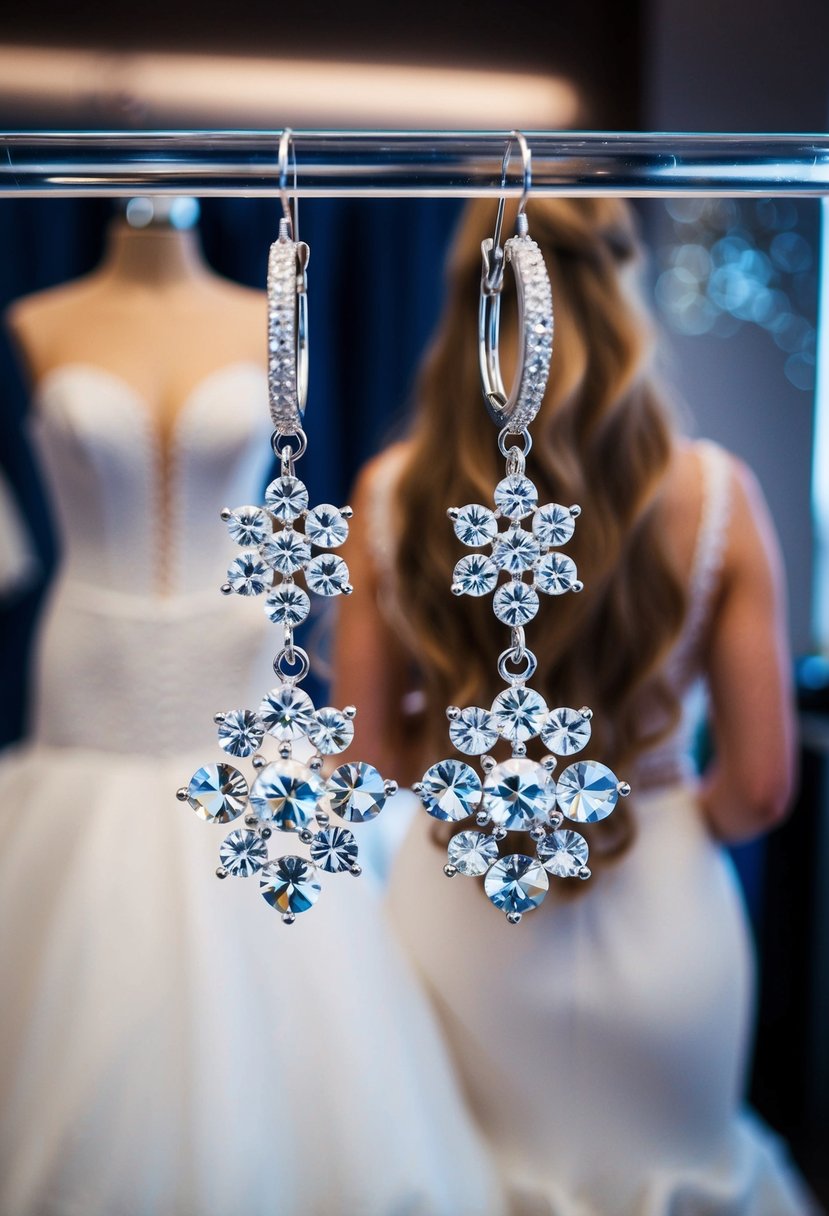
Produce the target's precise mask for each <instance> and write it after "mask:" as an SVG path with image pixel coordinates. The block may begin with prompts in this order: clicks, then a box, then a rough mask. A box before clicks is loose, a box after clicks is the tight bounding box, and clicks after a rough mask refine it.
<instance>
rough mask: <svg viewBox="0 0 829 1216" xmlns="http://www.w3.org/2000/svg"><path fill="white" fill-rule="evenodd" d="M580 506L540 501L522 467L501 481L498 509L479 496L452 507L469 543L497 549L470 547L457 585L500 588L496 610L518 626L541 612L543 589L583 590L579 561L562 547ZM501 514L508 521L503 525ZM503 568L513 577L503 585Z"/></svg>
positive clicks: (461, 536) (471, 589)
mask: <svg viewBox="0 0 829 1216" xmlns="http://www.w3.org/2000/svg"><path fill="white" fill-rule="evenodd" d="M580 509H581V508H580V507H577V506H572V507H562V506H560V505H559V503H556V502H550V503H547V504H546V505H544V506H541V507H540V506H539V505H538V491H537V490H536V488H535V486H534V485H533V483H532V482H531V481H530V479H529V477H527V476H526V475H525V474H524V473H522V472H512V473H507V476H506V477H504V478H503V479H502V480H501V481H499V482H498V485H497V486H496V487H495V509H494V510H491V509H490V508H489V507H484V506H482V505H481V504H480V503H477V502H472V503H468V504H467V506H465V507H452V508H450V510H449V518H450V519H451V520H452V524H453V526H454V529H455V535H456V536H457V538H458V540H459V541H460V542H461V543H462V544H464V545H466V547H467V548H468V549H482V548H484V547H486V548H488V549H490V550H491V552H490V553H489V554H486V553H470V554H468V555H467V556H466V557H462V558H461V559H460V561H459V562H457V564H456V566H455V572H454V575H453V577H452V591H453V592H454V594H455V595H475V596H480V595H489V594H490V593H491V592H493V591H494V592H495V595H494V597H493V601H492V607H493V610H494V612H495V615H496V616H497V617H498V620H499V621H503V623H504V624H505V625H509V626H510V627H511V628H513V629H521V628H523V627H524V626H525V625H527V624H529V622H530V621H531V620H532V619H533V617H534V616H535V615H536V613H537V612H538V605H539V600H538V592H539V591H540V592H542V593H543V594H544V595H563V594H564V592H565V591H581V589H582V584H581V582H580V581H579V579H578V576H577V571H576V564H575V562H574V561H573V559H572V558H571V557H568V556H567V555H566V554H565V553H559V552H557V550H558V549H559V548H560V547H561V546H562V545H566V544H567V542H568V540H569V539H570V537H571V536H572V535H573V531H574V529H575V526H576V519H577V518H578V515H579V513H580ZM530 516H531V517H532V518H531V519H530V518H529V517H530ZM501 520H504V521H505V522H506V527H505V528H503V529H501V528H499V521H501ZM525 520H526V521H527V525H526V526H525V525H524V522H523V521H525ZM501 574H504V575H505V576H506V580H507V581H506V582H502V583H501V585H500V586H499V585H498V584H499V579H500V576H501Z"/></svg>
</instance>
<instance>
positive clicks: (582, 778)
mask: <svg viewBox="0 0 829 1216" xmlns="http://www.w3.org/2000/svg"><path fill="white" fill-rule="evenodd" d="M617 784H618V783H617V780H616V777H615V775H614V774H613V773H612V772H611V771H610V769H609V768H607V766H606V765H604V764H599V763H598V761H596V760H577V761H576V763H575V764H571V765H569V766H568V767H567V768H566V769H565V770H564V772H563V773H562V774H561V776H560V777H559V779H558V787H557V791H556V798H557V801H558V805H559V810H560V811H561V813H562V814H563V815H566V816H567V818H568V819H573V820H575V821H576V823H598V822H599V821H600V820H601V819H606V818H607V817H608V815H609V814H610V812H611V811H612V810H613V808H614V807H615V805H616V803H617V801H618V798H619V791H618V789H617V788H616V786H617Z"/></svg>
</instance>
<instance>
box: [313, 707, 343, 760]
mask: <svg viewBox="0 0 829 1216" xmlns="http://www.w3.org/2000/svg"><path fill="white" fill-rule="evenodd" d="M308 738H309V739H310V740H311V742H312V743H313V745H314V747H315V748H316V749H317V751H318V752H320V754H321V755H323V756H334V755H336V754H337V752H344V751H345V749H346V748H347V747H348V745H349V743H350V742H351V740H352V739H353V738H354V723H353V722H352V721H351V719H350V718H347V717H346V716H345V714H344V713H342V711H341V710H339V709H335V708H334V706H333V705H326V707H325V708H324V709H318V710H317V712H316V714H315V715H314V725H313V726H312V727H311V728H310V730H309V731H308Z"/></svg>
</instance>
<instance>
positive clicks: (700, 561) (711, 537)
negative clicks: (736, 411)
mask: <svg viewBox="0 0 829 1216" xmlns="http://www.w3.org/2000/svg"><path fill="white" fill-rule="evenodd" d="M696 449H697V453H698V455H699V461H700V465H701V472H702V509H701V512H700V521H699V528H698V530H697V539H696V544H695V547H694V557H693V562H692V565H691V580H690V584H689V588H688V612H687V614H686V617H685V623H684V625H683V628H682V633H681V634H680V637H679V640H678V642H677V645H676V649H675V651H674V656H673V662H672V667H673V668H674V670H675V671H676V672H677V674H680V673H681V674H687V672H688V670H689V668H690V667H692V666H693V664H694V660H695V659H696V657H697V655H698V653H699V647H700V644H701V642H702V637H703V633H704V631H705V627H706V626H707V624H708V622H709V619H710V616H711V610H712V606H713V601H714V594H715V591H716V589H717V586H718V584H719V580H720V576H721V574H722V567H723V562H724V560H725V550H726V542H727V538H728V525H729V522H730V519H731V509H732V500H733V486H732V472H731V458H730V457H729V455H728V453H727V452H726V451H725V449H724V448H721V447H719V445H718V444H716V443H711V442H710V441H708V440H704V441H701V442H699V443H698V444H697V445H696Z"/></svg>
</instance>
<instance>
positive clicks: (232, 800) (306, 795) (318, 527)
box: [177, 131, 397, 924]
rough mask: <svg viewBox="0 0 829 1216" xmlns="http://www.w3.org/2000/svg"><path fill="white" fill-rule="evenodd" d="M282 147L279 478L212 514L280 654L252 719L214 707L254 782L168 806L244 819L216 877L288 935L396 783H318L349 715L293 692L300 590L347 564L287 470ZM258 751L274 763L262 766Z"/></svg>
mask: <svg viewBox="0 0 829 1216" xmlns="http://www.w3.org/2000/svg"><path fill="white" fill-rule="evenodd" d="M290 139H291V133H290V131H285V132H284V133H283V136H282V140H281V142H280V153H279V155H280V193H281V195H282V203H283V210H284V217H283V219H282V220H281V222H280V225H279V236H278V239H277V240H276V241H275V242H274V243H273V245H272V246H271V249H270V254H269V258H268V397H269V405H270V412H271V418H272V421H273V424H274V428H275V429H274V434H273V437H272V440H271V442H272V446H273V450H274V454H275V456H276V458H277V460H278V461H279V474H278V476H277V477H276V478H275V479H274V480H273V481H272V482H271V483H270V485H269V486H268V487H267V489H266V490H265V496H264V503H263V505H261V506H251V505H246V506H240V507H235V508H233V509H230V508H225V509H224V510H223V511H222V513H221V515H222V519H223V520H224V522H225V524H226V525H227V528H228V531H229V533H230V535H231V537H232V539H233V540H234V541H235V542H236V543H237V544H238V545H240V546H241V547H242V552H241V553H240V554H239V556H238V557H236V558H235V559H234V561H233V562H231V565H230V568H229V570H228V573H227V581H226V582H225V583H224V584H223V585H222V588H221V590H222V592H223V593H224V594H226V595H233V594H236V595H243V596H250V597H253V596H264V609H265V614H266V616H267V617H268V619H269V620H270V621H272V622H273V623H274V624H276V625H277V626H279V627H280V628H281V630H282V646H281V648H280V650H279V652H278V654H277V655H276V657H275V658H274V661H273V670H274V674H275V675H276V677H277V684H276V687H274V688H271V689H270V691H268V692H267V693H266V694H265V696H264V697H263V698H262V701H261V702H260V704H259V705H258V707H257V708H256V709H229V710H223V711H221V712H220V713H217V714H216V715H215V718H214V721H215V723H216V725H217V727H218V743H219V746H220V747H221V748H222V750H223V751H224V752H225V753H226V756H227V757H233V758H234V759H236V760H240V759H249V761H250V764H251V767H252V769H253V775H252V777H248V776H246V775H245V774H244V773H243V772H242V771H241V770H240V769H239V768H237V767H235V766H234V765H232V764H231V763H230V762H229V759H226V760H223V761H221V762H219V763H212V764H205V765H203V766H202V767H201V768H199V769H198V770H197V771H196V772H195V773H194V774H193V776H192V777H191V778H190V781H189V783H188V784H187V785H186V786H182V787H181V789H179V791H178V795H177V796H178V798H179V799H180V800H181V801H182V802H185V803H187V804H189V806H190V807H192V809H193V810H194V811H195V812H196V814H197V815H198V816H199V818H201V819H203V820H205V821H206V822H208V823H216V824H227V823H230V822H231V821H233V820H237V819H239V818H240V817H243V824H244V826H243V827H238V828H235V829H234V830H233V831H231V832H230V834H229V835H228V836H226V837H225V839H224V840H223V841H222V843H221V845H220V846H219V866H218V868H217V870H216V874H217V876H218V877H219V878H229V877H232V878H250V877H252V876H254V875H256V876H258V879H259V888H260V891H261V894H262V896H263V897H264V899H265V900H266V901H267V903H269V904H270V905H271V906H272V907H273V908H275V909H276V910H277V911H279V912H280V913H281V914H282V920H283V921H284V922H285V923H286V924H292V923H293V922H294V921H295V919H296V917H297V915H299V914H300V913H301V912H305V911H307V910H308V909H309V908H311V907H312V906H313V905H314V904H315V903H316V901H317V899H318V898H319V896H320V893H321V890H322V881H321V879H322V875H323V874H340V873H349V874H352V875H354V876H355V877H356V876H359V874H360V872H361V869H360V865H359V861H358V847H357V842H356V840H355V837H354V833H353V831H352V830H351V828H352V827H353V826H354V825H356V824H361V823H365V822H368V821H369V820H371V819H374V818H375V817H376V816H377V815H378V814H379V813H380V811H381V810H382V808H383V805H384V803H385V801H386V799H387V798H388V797H389V796H390V795H392V794H394V793H395V792H396V790H397V785H396V783H395V782H393V781H386V780H384V779H383V777H382V776H381V775H380V773H379V772H378V771H377V770H376V769H375V768H373V767H372V766H371V765H369V764H366V763H364V762H362V761H354V762H352V763H346V764H341V765H340V766H339V767H338V768H336V769H334V771H333V772H332V773H331V774H330V775H329V776H327V777H326V776H325V775H324V774H323V766H324V764H325V760H326V758H328V757H332V756H336V755H339V754H340V753H341V752H344V751H345V750H346V748H348V747H349V745H350V744H351V742H352V739H353V737H354V717H355V714H356V712H357V711H356V709H355V708H354V706H348V705H347V706H345V708H344V709H338V708H336V707H334V706H325V707H324V708H322V709H317V708H315V706H314V704H313V702H312V700H311V698H310V696H309V695H308V693H307V692H305V691H304V690H303V689H301V688H300V687H299V685H300V683H301V682H302V680H304V678H305V677H306V676H307V674H308V672H309V669H310V662H309V658H308V654H307V652H306V651H305V650H303V649H302V647H300V646H298V645H297V644H296V642H295V641H294V630H295V629H296V628H297V627H299V626H300V625H302V624H303V622H304V621H305V620H306V618H307V616H308V614H309V612H310V607H311V601H310V596H309V593H310V594H315V595H319V596H323V597H325V598H330V597H333V596H338V595H349V594H351V591H352V587H351V585H350V583H349V581H348V579H349V574H348V569H347V567H346V564H345V562H344V561H343V559H342V558H341V557H339V556H338V555H337V554H336V553H335V552H334V550H336V549H337V548H339V547H340V546H341V545H342V544H343V543H344V541H345V540H346V538H347V536H348V521H349V519H350V518H351V514H352V512H351V509H350V508H349V507H340V508H338V507H335V506H333V505H331V504H330V503H322V504H320V505H319V506H315V507H311V506H310V505H309V496H308V490H307V487H306V486H305V485H304V483H303V482H302V481H301V480H300V479H299V478H298V477H297V475H296V462H297V461H298V460H299V458H300V457H301V456H302V455H303V453H304V452H305V450H306V447H307V437H306V435H305V432H304V430H303V429H302V422H303V418H304V411H305V402H306V399H307V391H308V295H307V274H306V268H307V265H308V258H309V249H308V246H307V244H304V243H302V242H300V241H299V240H298V239H295V233H296V202H295V203H294V207H295V210H294V215H293V217H292V216H291V212H290V208H289V206H288V202H287V168H288V165H287V160H288V148H289V143H290ZM314 550H319V552H317V553H315V552H314ZM299 577H301V578H302V580H303V582H304V584H305V586H304V588H303V586H301V585H300V583H299V582H298V581H297V580H298V578H299ZM295 744H299V745H300V747H303V744H304V751H305V753H306V754H305V755H304V756H303V757H302V758H300V757H298V756H295V755H294V745H295ZM269 749H275V751H276V755H270V756H269V755H268V750H269ZM346 824H347V825H348V826H345V825H346ZM282 833H287V834H290V833H294V834H296V835H297V836H298V838H299V840H300V841H301V842H302V843H303V844H304V845H305V846H306V847H307V855H301V854H299V853H286V854H282V855H278V856H273V855H272V853H271V850H272V848H273V842H274V840H277V839H278V840H281V839H284V837H283V836H282V835H281V834H282ZM275 834H276V835H275Z"/></svg>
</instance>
